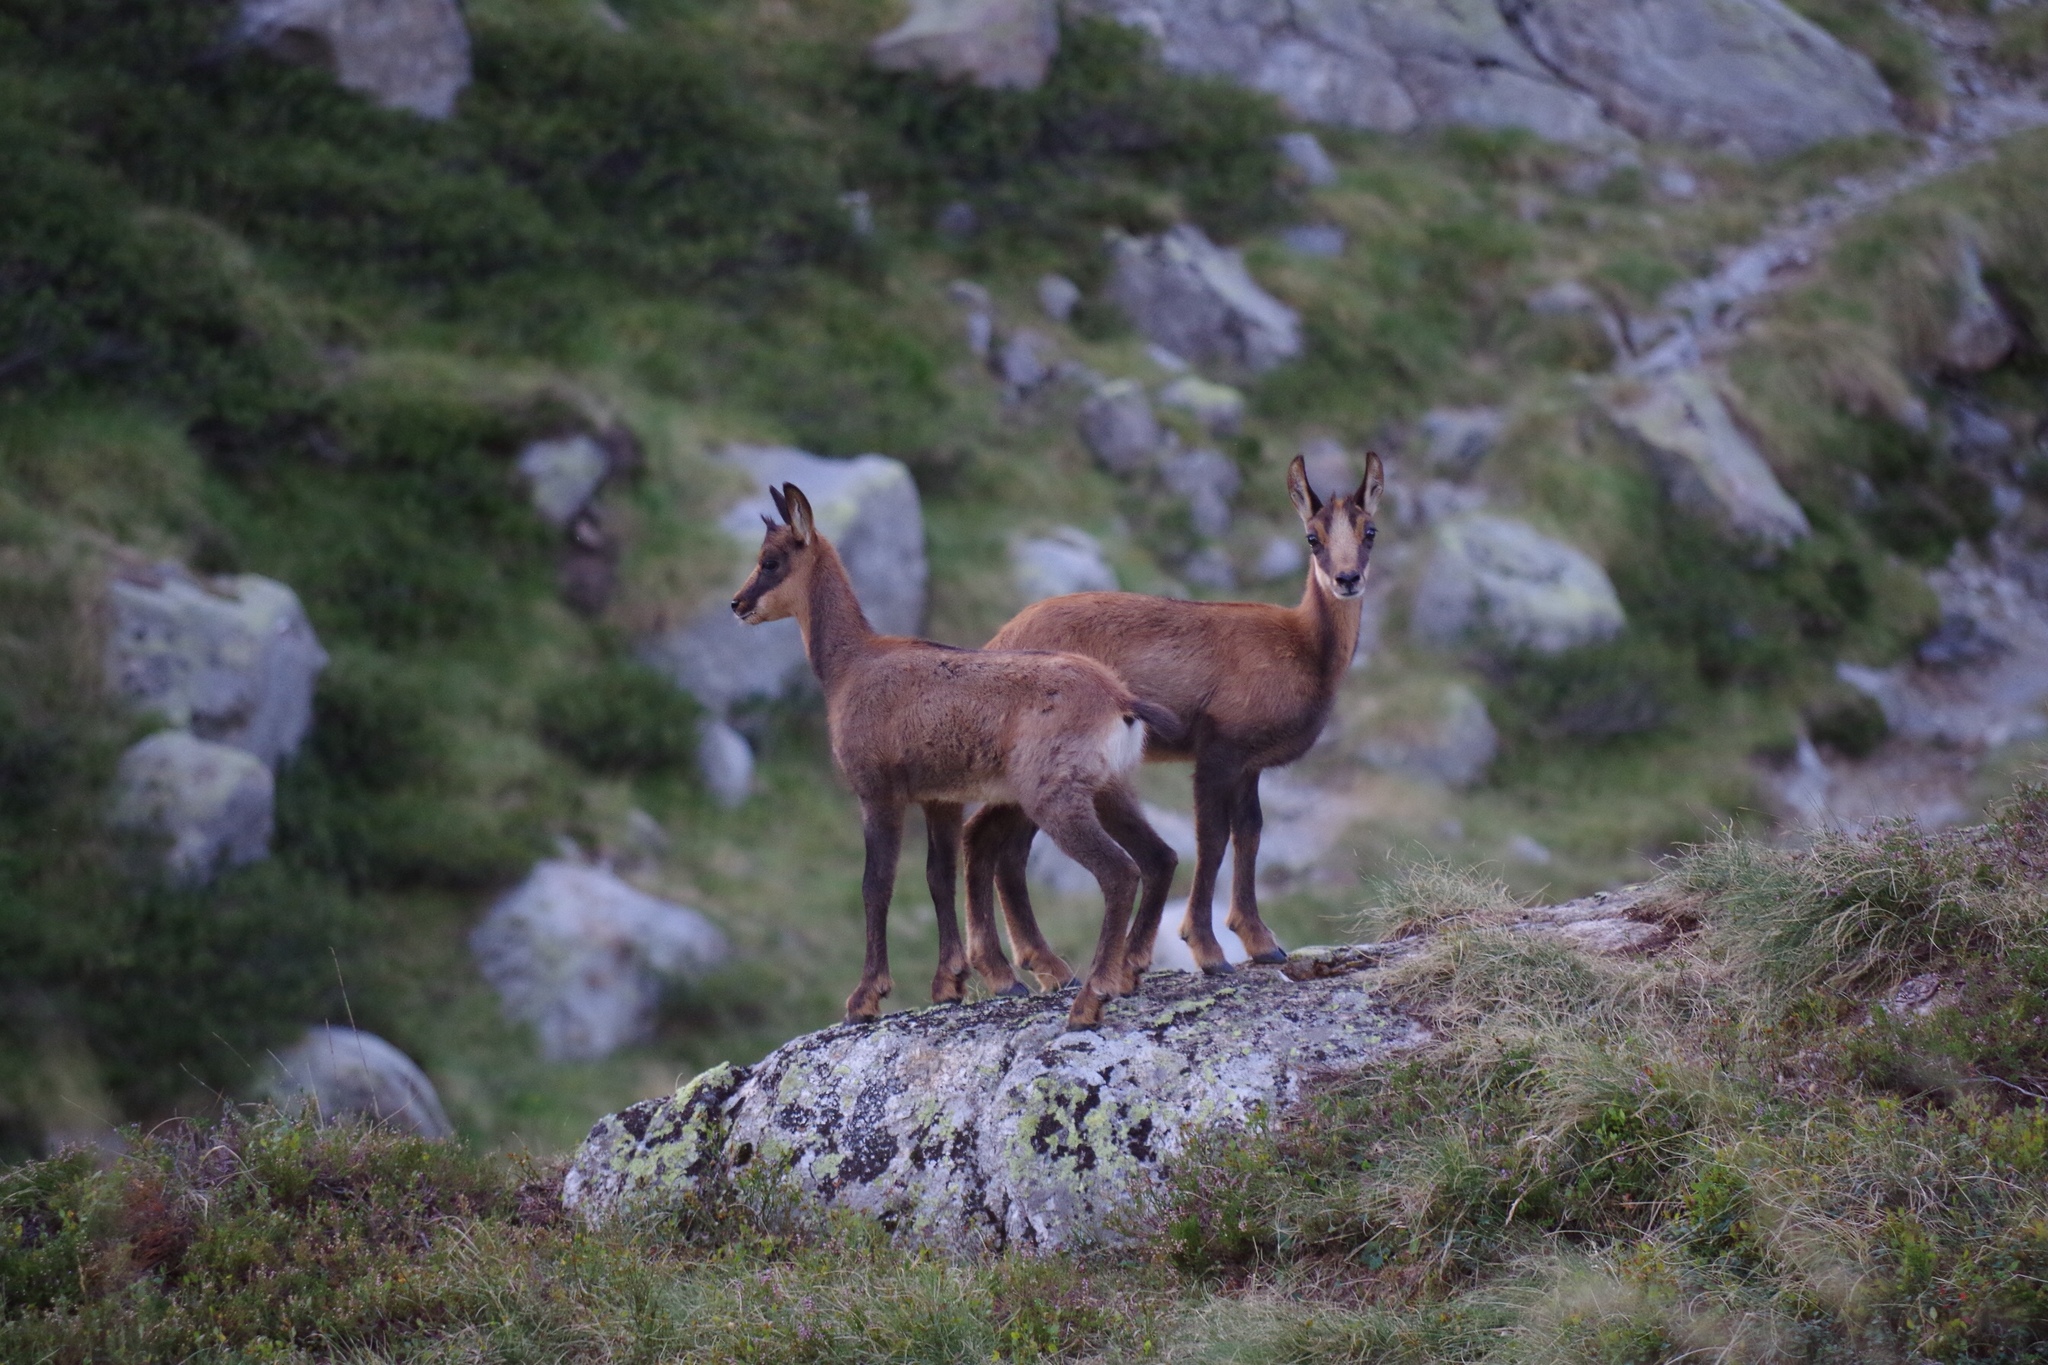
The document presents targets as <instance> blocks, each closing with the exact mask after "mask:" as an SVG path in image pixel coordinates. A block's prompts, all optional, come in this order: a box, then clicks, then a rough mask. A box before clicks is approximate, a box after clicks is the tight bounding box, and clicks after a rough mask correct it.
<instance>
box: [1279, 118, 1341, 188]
mask: <svg viewBox="0 0 2048 1365" xmlns="http://www.w3.org/2000/svg"><path fill="white" fill-rule="evenodd" d="M1279 146H1280V157H1281V159H1282V160H1283V161H1285V162H1286V163H1287V164H1288V165H1290V166H1292V167H1293V168H1294V169H1295V170H1296V171H1297V172H1299V173H1300V175H1301V178H1302V180H1303V182H1304V183H1306V184H1307V185H1308V186H1309V187H1310V188H1311V189H1318V190H1320V189H1327V188H1329V187H1330V186H1331V185H1334V184H1336V183H1337V166H1336V163H1334V162H1332V161H1331V160H1330V154H1329V153H1328V152H1327V151H1325V150H1323V140H1322V139H1321V138H1319V137H1317V136H1316V135H1315V134H1314V133H1303V132H1296V133H1282V134H1280V138H1279Z"/></svg>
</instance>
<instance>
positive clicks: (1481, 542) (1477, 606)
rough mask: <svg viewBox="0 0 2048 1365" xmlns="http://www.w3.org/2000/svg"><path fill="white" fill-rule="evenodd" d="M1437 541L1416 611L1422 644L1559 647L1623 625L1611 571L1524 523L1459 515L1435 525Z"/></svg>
mask: <svg viewBox="0 0 2048 1365" xmlns="http://www.w3.org/2000/svg"><path fill="white" fill-rule="evenodd" d="M1436 542H1437V543H1436V553H1435V554H1434V555H1433V556H1432V558H1431V560H1430V563H1429V566H1428V567H1427V568H1426V569H1425V570H1424V571H1423V575H1422V581H1421V585H1420V586H1419V587H1418V588H1417V589H1416V593H1415V604H1414V610H1413V613H1412V615H1411V617H1410V622H1411V626H1412V628H1413V630H1414V632H1415V635H1416V637H1417V638H1418V639H1420V640H1422V641H1423V642H1424V643H1427V644H1432V645H1454V644H1458V643H1461V642H1463V641H1467V640H1472V639H1485V640H1490V641H1494V642H1497V643H1501V644H1505V645H1508V646H1510V647H1512V648H1518V649H1530V650H1534V651H1536V652H1537V653H1540V654H1558V653H1562V652H1563V651H1565V650H1567V649H1572V648H1575V647H1577V646H1579V645H1586V644H1593V643H1596V642H1598V641H1601V640H1606V639H1610V638H1612V637H1613V636H1615V635H1616V634H1619V633H1620V631H1621V628H1622V626H1623V625H1624V624H1625V618H1624V617H1623V615H1622V610H1621V599H1620V598H1619V597H1617V596H1616V595H1615V592H1614V584H1613V583H1612V582H1611V581H1609V579H1608V577H1607V572H1606V570H1604V569H1602V568H1601V567H1600V566H1599V565H1598V564H1596V563H1594V562H1593V561H1592V559H1590V558H1589V557H1587V555H1586V554H1585V552H1584V551H1581V550H1578V549H1575V548H1573V547H1572V546H1570V545H1567V544H1565V543H1564V542H1563V541H1560V540H1552V539H1551V538H1550V537H1549V536H1546V535H1544V534H1543V533H1542V532H1540V531H1538V530H1537V529H1536V528H1535V527H1533V526H1530V525H1528V524H1527V523H1526V522H1520V521H1515V520H1513V519H1511V518H1508V517H1500V516H1493V515H1490V514H1486V513H1476V514H1473V515H1470V516H1463V517H1456V518H1453V519H1452V520H1450V521H1446V522H1444V523H1442V524H1441V525H1439V526H1438V527H1437V531H1436Z"/></svg>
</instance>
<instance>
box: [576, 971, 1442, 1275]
mask: <svg viewBox="0 0 2048 1365" xmlns="http://www.w3.org/2000/svg"><path fill="white" fill-rule="evenodd" d="M1297 970H1299V968H1297ZM1340 971H1341V969H1340ZM1065 1009H1066V998H1065V993H1064V992H1052V993H1049V994H1043V995H1037V996H1033V997H1030V998H1027V999H1002V1000H991V1001H986V1002H983V1003H980V1004H973V1005H958V1006H943V1007H937V1008H933V1009H926V1010H917V1011H913V1012H910V1013H904V1014H893V1015H889V1016H886V1017H885V1018H883V1019H882V1020H881V1022H879V1023H876V1024H868V1025H842V1026H840V1027H837V1028H830V1029H826V1030H824V1031H822V1032H819V1033H814V1034H809V1035H807V1036H805V1037H802V1038H797V1039H795V1040H793V1041H791V1042H789V1043H787V1044H785V1045H784V1046H782V1047H781V1048H779V1049H777V1050H776V1051H775V1052H773V1053H770V1054H769V1055H768V1056H767V1057H766V1058H764V1059H763V1060H762V1061H760V1062H758V1063H756V1064H755V1065H753V1066H751V1067H745V1068H742V1067H735V1066H731V1065H724V1066H720V1067H717V1068H714V1069H713V1070H712V1071H709V1072H706V1073H705V1074H704V1075H702V1076H699V1077H698V1078H697V1079H696V1080H694V1081H691V1082H690V1083H689V1084H688V1085H686V1086H684V1087H683V1088H682V1089H681V1090H679V1091H678V1092H677V1093H676V1094H675V1095H673V1096H670V1097H666V1098H663V1099H656V1100H647V1101H643V1102H642V1103H641V1104H639V1105H636V1106H634V1107H633V1108H631V1109H628V1110H626V1111H624V1112H623V1113H620V1114H616V1115H613V1116H611V1117H609V1118H606V1119H603V1120H600V1121H599V1123H598V1125H597V1126H596V1127H595V1128H593V1129H592V1130H591V1134H590V1137H589V1138H588V1139H587V1140H586V1141H585V1142H584V1144H583V1146H582V1147H581V1148H580V1149H579V1150H578V1152H577V1154H576V1156H575V1158H574V1160H573V1162H572V1164H571V1166H570V1169H569V1172H568V1175H567V1176H566V1178H565V1179H564V1181H563V1187H562V1197H563V1202H564V1203H565V1204H566V1205H567V1206H568V1207H569V1208H571V1209H572V1210H574V1211H575V1212H576V1213H578V1214H579V1215H581V1216H582V1217H584V1218H585V1219H587V1220H590V1221H592V1222H601V1221H603V1220H606V1219H608V1218H611V1217H616V1216H621V1215H627V1214H631V1213H634V1212H637V1211H641V1210H658V1209H660V1208H662V1207H665V1206H673V1205H675V1204H677V1203H678V1202H680V1201H681V1200H683V1199H684V1198H686V1197H688V1196H689V1195H690V1194H691V1193H692V1192H693V1191H695V1190H698V1189H701V1188H704V1187H705V1186H706V1185H707V1184H708V1183H709V1182H712V1181H720V1180H724V1179H729V1178H731V1177H732V1176H735V1175H742V1174H744V1175H745V1176H747V1177H748V1178H749V1179H752V1180H756V1181H762V1182H767V1183H771V1184H777V1185H780V1186H782V1187H783V1188H785V1189H786V1190H788V1191H789V1192H790V1193H791V1195H792V1196H793V1197H794V1198H796V1199H797V1200H798V1201H799V1202H800V1204H801V1206H802V1207H804V1208H806V1209H808V1210H811V1211H813V1212H823V1211H826V1210H831V1209H845V1210H850V1211H853V1212H858V1213H862V1214H867V1215H870V1216H872V1217H876V1218H880V1219H882V1220H884V1221H885V1222H886V1223H887V1225H888V1226H889V1227H890V1228H891V1229H892V1230H893V1232H894V1235H895V1236H896V1237H897V1238H898V1239H900V1240H901V1241H903V1242H905V1243H909V1244H913V1245H921V1246H930V1247H933V1248H937V1249H940V1250H943V1251H945V1252H948V1253H951V1254H956V1255H962V1254H976V1253H983V1252H999V1251H1003V1250H1011V1251H1019V1252H1023V1251H1055V1250H1060V1249H1064V1248H1079V1247H1084V1246H1088V1245H1092V1244H1103V1243H1109V1244H1115V1243H1118V1242H1120V1241H1123V1240H1126V1239H1129V1238H1131V1237H1134V1236H1144V1235H1146V1234H1147V1233H1148V1232H1149V1231H1151V1230H1152V1229H1151V1227H1150V1222H1149V1220H1150V1219H1152V1218H1155V1217H1156V1214H1151V1213H1149V1212H1148V1211H1149V1210H1150V1209H1152V1208H1154V1207H1155V1206H1154V1205H1153V1204H1152V1203H1151V1201H1149V1200H1148V1199H1147V1198H1146V1196H1147V1195H1148V1194H1149V1193H1150V1192H1151V1191H1153V1190H1155V1189H1157V1188H1159V1186H1160V1184H1161V1182H1162V1179H1163V1174H1164V1170H1165V1168H1166V1167H1167V1165H1168V1164H1170V1163H1171V1162H1172V1161H1173V1160H1174V1158H1175V1157H1176V1156H1178V1155H1179V1154H1180V1153H1181V1152H1183V1151H1185V1150H1187V1148H1188V1145H1189V1144H1190V1143H1191V1142H1192V1141H1193V1140H1194V1139H1195V1138H1196V1137H1198V1136H1199V1135H1201V1134H1204V1133H1208V1132H1215V1131H1227V1130H1230V1129H1234V1128H1240V1127H1243V1126H1245V1125H1247V1124H1249V1123H1251V1122H1253V1121H1255V1118H1256V1117H1258V1116H1264V1115H1268V1114H1275V1113H1279V1112H1282V1111H1284V1110H1285V1109H1286V1108H1287V1107H1288V1106H1289V1105H1290V1104H1291V1103H1293V1102H1294V1101H1295V1100H1296V1099H1298V1098H1299V1097H1301V1096H1302V1095H1304V1094H1305V1093H1307V1091H1308V1089H1309V1087H1310V1086H1312V1085H1314V1084H1318V1083H1323V1082H1326V1080H1327V1079H1328V1078H1329V1077H1332V1076H1338V1075H1343V1074H1346V1073H1349V1072H1355V1071H1358V1070H1360V1069H1363V1068H1365V1067H1368V1066H1371V1065H1373V1064H1375V1063H1377V1062H1379V1061H1381V1060H1382V1059H1384V1058H1386V1057H1387V1056H1389V1055H1391V1054H1393V1053H1395V1052H1398V1051H1400V1050H1402V1049H1405V1048H1410V1047H1414V1046H1416V1045H1418V1044H1419V1043H1421V1042H1422V1041H1424V1040H1425V1039H1426V1037H1427V1035H1426V1033H1425V1032H1424V1031H1423V1030H1422V1029H1421V1028H1419V1027H1418V1026H1416V1025H1415V1024H1414V1023H1412V1022H1410V1021H1409V1020H1407V1019H1405V1018H1402V1017H1401V1016H1399V1015H1396V1014H1394V1013H1392V1012H1391V1011H1390V1010H1388V1009H1387V1008H1386V1007H1385V1006H1383V1005H1381V1004H1380V1003H1378V1001H1376V1000H1375V999H1374V997H1373V995H1372V994H1371V992H1370V990H1369V989H1368V988H1367V987H1366V986H1365V985H1364V984H1363V983H1362V982H1361V980H1360V978H1359V977H1358V976H1357V975H1356V974H1355V972H1341V974H1336V975H1332V976H1329V977H1326V978H1323V979H1320V980H1306V981H1300V982H1296V981H1293V980H1290V979H1288V978H1287V977H1286V976H1283V975H1282V974H1280V973H1279V972H1278V971H1266V970H1261V971H1257V972H1247V973H1243V974H1240V975H1239V976H1237V977H1235V978H1233V979H1232V980H1231V981H1230V983H1229V984H1227V985H1219V984H1217V983H1214V982H1211V981H1209V980H1207V979H1205V978H1202V977H1199V976H1193V975H1188V974H1185V973H1180V972H1161V973H1158V974H1156V975H1154V976H1152V977H1150V978H1148V979H1147V980H1146V982H1145V984H1144V988H1143V990H1142V991H1141V993H1139V994H1138V995H1136V996H1132V997H1129V998H1126V999H1123V1000H1118V1001H1114V1002H1112V1003H1111V1004H1110V1006H1109V1008H1108V1009H1107V1011H1106V1012H1105V1015H1104V1020H1103V1027H1102V1028H1101V1030H1100V1031H1099V1032H1093V1033H1067V1032H1065V1031H1064V1030H1065V1020H1064V1011H1065Z"/></svg>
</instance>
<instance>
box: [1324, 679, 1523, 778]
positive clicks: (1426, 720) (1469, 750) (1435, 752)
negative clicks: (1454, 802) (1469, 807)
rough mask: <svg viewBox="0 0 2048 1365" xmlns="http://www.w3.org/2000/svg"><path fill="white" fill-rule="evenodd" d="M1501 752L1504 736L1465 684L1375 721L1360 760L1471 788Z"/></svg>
mask: <svg viewBox="0 0 2048 1365" xmlns="http://www.w3.org/2000/svg"><path fill="white" fill-rule="evenodd" d="M1499 753H1500V735H1499V732H1498V731H1496V730H1495V729H1494V727H1493V720H1492V718H1491V717H1489V716H1488V715H1487V714H1486V703H1485V702H1483V701H1481V700H1480V699H1479V695H1478V693H1476V692H1474V691H1473V690H1472V689H1471V688H1470V687H1467V686H1466V685H1465V684H1464V683H1460V682H1454V683H1450V684H1448V685H1447V686H1444V687H1441V688H1436V689H1433V690H1432V695H1430V696H1428V697H1426V698H1424V699H1422V704H1421V705H1420V706H1413V707H1408V708H1390V709H1389V710H1388V711H1386V712H1383V713H1382V714H1381V715H1379V716H1377V717H1375V719H1374V723H1373V725H1372V729H1371V732H1370V733H1369V734H1368V735H1367V737H1366V739H1365V743H1364V744H1363V745H1362V746H1360V749H1359V757H1360V758H1363V759H1364V760H1365V761H1366V762H1367V763H1369V764H1371V765H1372V766H1373V767H1375V768H1382V769H1385V770H1386V771H1389V772H1396V773H1401V774H1403V775H1404V776H1408V777H1419V778H1425V779H1430V780H1434V781H1437V782H1442V783H1444V784H1445V785H1447V786H1451V787H1460V788H1463V787H1470V786H1472V785H1473V784H1475V783H1477V782H1478V781H1479V780H1480V779H1481V778H1482V777H1484V776H1486V770H1487V769H1488V768H1489V767H1491V766H1492V764H1493V760H1494V759H1495V757H1497V756H1498V755H1499Z"/></svg>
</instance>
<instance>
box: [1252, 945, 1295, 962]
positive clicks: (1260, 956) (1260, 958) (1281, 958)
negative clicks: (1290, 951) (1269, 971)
mask: <svg viewBox="0 0 2048 1365" xmlns="http://www.w3.org/2000/svg"><path fill="white" fill-rule="evenodd" d="M1286 960H1287V950H1286V949H1285V948H1282V947H1281V946H1280V945H1279V944H1277V943H1276V944H1274V945H1273V946H1272V947H1271V948H1268V949H1267V950H1266V951H1265V952H1263V953H1255V954H1253V956H1252V961H1254V962H1256V963H1258V964H1259V965H1260V966H1262V967H1271V966H1273V965H1274V964H1275V963H1280V962H1285V961H1286Z"/></svg>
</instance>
